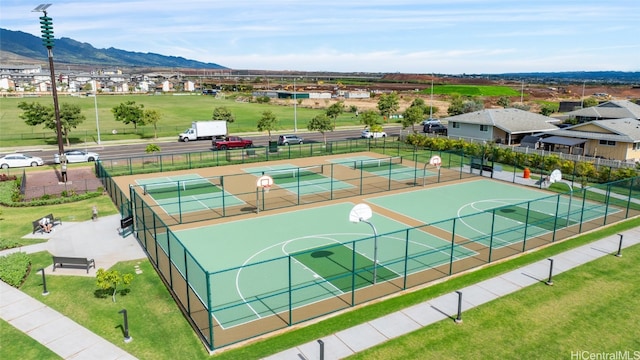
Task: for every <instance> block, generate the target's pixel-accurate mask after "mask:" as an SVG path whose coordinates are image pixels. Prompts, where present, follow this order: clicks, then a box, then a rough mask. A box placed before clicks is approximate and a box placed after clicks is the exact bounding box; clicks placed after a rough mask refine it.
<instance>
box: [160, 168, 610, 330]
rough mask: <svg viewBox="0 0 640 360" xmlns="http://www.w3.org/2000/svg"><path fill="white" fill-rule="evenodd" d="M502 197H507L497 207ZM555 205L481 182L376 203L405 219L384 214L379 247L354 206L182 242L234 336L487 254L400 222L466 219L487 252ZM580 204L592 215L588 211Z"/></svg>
mask: <svg viewBox="0 0 640 360" xmlns="http://www.w3.org/2000/svg"><path fill="white" fill-rule="evenodd" d="M495 194H500V196H499V197H498V198H496V197H494V196H495ZM267 196H268V195H267ZM548 196H549V195H548V193H546V192H543V191H537V190H531V189H524V188H522V187H519V186H515V185H506V184H504V183H496V182H493V181H490V180H476V181H469V182H466V183H459V184H453V185H447V186H442V187H437V188H428V189H422V190H417V191H411V192H407V193H400V194H394V195H385V196H379V197H374V198H371V199H367V200H366V201H367V202H369V203H371V204H373V205H375V206H376V207H379V208H384V209H387V210H390V211H391V212H394V213H397V214H398V217H397V218H396V217H395V216H383V215H381V214H379V213H376V212H375V211H374V217H373V218H372V219H371V220H370V221H371V223H373V224H375V227H376V229H377V233H378V237H377V238H376V239H374V237H373V233H372V229H371V227H370V226H368V225H367V224H365V223H355V224H354V223H351V222H349V221H348V215H349V211H350V210H351V209H352V208H353V206H354V205H355V204H353V203H350V202H345V203H339V204H335V205H327V206H321V207H316V208H311V209H305V210H296V211H292V212H288V213H281V214H266V215H263V216H257V217H253V218H249V219H244V220H237V221H231V222H226V223H222V224H218V225H215V226H203V227H198V228H190V229H186V230H180V231H176V232H175V233H174V234H175V236H176V237H177V238H179V239H180V241H181V242H182V243H183V244H184V245H185V247H186V248H187V249H188V250H189V252H190V253H191V254H192V255H193V256H194V259H195V260H196V261H197V262H198V263H200V265H202V266H203V267H204V268H205V269H206V270H207V271H208V272H209V274H210V275H209V276H210V279H209V282H210V284H212V287H211V288H208V287H207V279H206V278H200V279H199V281H196V279H195V278H191V280H190V281H191V284H192V286H193V287H194V289H195V290H196V292H198V293H200V296H201V298H206V297H207V296H206V294H207V291H209V293H208V295H209V296H208V298H209V299H211V312H212V314H213V317H214V318H215V319H216V321H217V322H218V323H219V324H220V326H221V327H222V328H225V329H228V328H231V327H234V326H237V325H241V324H245V323H248V322H251V321H255V320H258V319H263V318H265V317H269V316H273V315H277V314H279V313H284V312H286V311H289V310H291V309H296V308H302V307H304V306H307V305H310V304H314V303H318V302H321V301H323V300H326V299H330V298H335V297H338V296H342V295H344V294H347V293H349V292H351V291H352V290H356V291H358V290H361V289H364V288H367V287H371V286H372V285H373V284H374V282H376V283H377V282H383V281H389V280H392V279H395V278H400V277H403V276H407V275H409V274H412V273H417V272H420V271H425V270H429V269H433V268H436V267H438V266H442V265H446V264H449V263H453V262H457V261H461V260H464V259H466V258H468V257H472V256H474V255H476V254H477V253H476V252H475V251H474V250H471V249H469V248H467V247H465V246H460V245H455V246H452V242H451V238H450V237H448V236H442V232H438V233H432V232H430V231H429V230H428V229H427V228H426V227H423V228H419V229H417V228H412V226H411V225H409V224H407V223H406V222H405V221H402V220H399V219H402V218H403V216H404V217H408V218H410V219H414V220H416V222H417V223H420V224H429V223H433V224H435V226H436V227H439V228H441V229H442V230H445V231H446V233H449V234H450V233H453V230H454V229H452V228H447V227H446V226H443V225H440V224H438V222H439V221H442V220H445V219H449V218H454V217H460V218H461V220H462V221H460V222H459V223H458V224H457V226H456V228H455V233H456V234H458V235H459V236H464V237H467V238H468V239H476V238H480V241H478V243H479V244H482V245H484V246H489V245H490V244H489V243H488V242H487V241H485V240H486V239H485V237H487V236H488V233H487V232H486V231H487V226H488V225H487V220H489V222H488V224H489V225H491V226H492V228H493V229H494V230H496V231H499V230H504V232H505V234H510V232H509V229H514V228H521V227H522V222H521V219H519V218H518V216H520V215H518V214H521V212H520V211H519V210H513V211H501V210H503V209H516V208H517V207H518V206H519V205H516V204H522V203H523V202H527V201H529V200H533V199H543V198H545V197H548ZM554 199H555V197H554ZM567 200H568V199H567ZM563 201H564V199H563ZM542 203H546V201H545V200H543V201H542ZM549 203H551V201H550V202H549ZM575 203H576V205H575V206H580V207H582V204H578V201H576V202H575ZM554 206H557V205H554ZM563 206H564V209H560V211H558V214H561V213H562V214H564V211H567V210H568V202H567V203H566V204H565V205H563ZM494 209H495V210H494ZM549 210H550V209H546V208H544V206H541V208H540V209H535V210H530V211H529V213H530V214H543V218H544V219H543V220H541V222H540V224H547V223H548V222H549V221H551V220H553V221H554V223H557V221H558V219H559V217H556V216H555V214H556V211H555V207H554V211H553V212H551V213H550V212H549ZM525 211H526V209H525ZM602 211H603V210H602V209H600V208H598V207H597V206H595V204H594V207H593V208H592V209H589V210H588V212H589V214H588V216H593V217H594V218H595V217H598V216H602ZM479 212H480V213H482V214H483V215H481V216H479V217H477V218H475V217H471V218H470V219H473V221H471V220H470V219H466V217H467V216H471V214H477V213H479ZM483 212H484V213H483ZM484 214H489V215H490V218H489V219H488V218H487V217H486V215H484ZM493 214H495V215H493ZM536 216H542V215H536ZM570 216H571V214H570ZM563 217H564V216H563ZM443 224H448V222H444V223H443ZM528 229H529V233H528V236H536V235H538V234H540V233H543V232H548V231H549V230H548V228H547V227H546V226H545V225H540V227H538V226H536V225H534V226H531V225H530V226H529V227H528ZM488 230H489V231H490V230H491V228H489V229H488ZM522 239H523V238H522V234H519V235H518V234H515V235H509V236H502V235H501V237H500V239H495V238H494V240H493V241H498V242H499V243H496V242H494V243H493V245H492V246H494V247H496V246H506V245H507V244H511V243H514V242H521V241H522ZM160 245H161V246H163V247H168V245H167V244H164V245H163V244H160ZM376 246H377V258H376V255H374V254H376ZM165 250H167V249H165ZM374 259H375V260H377V261H374ZM374 273H375V274H376V277H375V279H374V276H373V274H374Z"/></svg>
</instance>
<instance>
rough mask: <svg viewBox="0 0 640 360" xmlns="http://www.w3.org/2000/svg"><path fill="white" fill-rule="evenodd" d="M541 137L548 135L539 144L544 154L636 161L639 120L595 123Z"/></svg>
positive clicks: (639, 154)
mask: <svg viewBox="0 0 640 360" xmlns="http://www.w3.org/2000/svg"><path fill="white" fill-rule="evenodd" d="M545 135H551V136H549V137H546V138H543V139H542V140H541V142H542V143H543V144H544V146H545V149H546V150H550V151H560V152H564V153H570V154H576V155H586V156H593V157H602V158H605V159H613V160H619V161H627V162H637V161H640V120H637V119H634V118H625V119H608V120H595V121H590V122H587V123H582V124H578V125H574V126H571V127H568V128H565V129H558V130H555V131H553V132H549V133H546V134H545Z"/></svg>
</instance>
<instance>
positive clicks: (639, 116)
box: [562, 100, 640, 123]
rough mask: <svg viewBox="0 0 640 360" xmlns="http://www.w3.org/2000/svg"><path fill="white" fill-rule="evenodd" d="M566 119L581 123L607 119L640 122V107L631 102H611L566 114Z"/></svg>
mask: <svg viewBox="0 0 640 360" xmlns="http://www.w3.org/2000/svg"><path fill="white" fill-rule="evenodd" d="M562 118H564V119H576V120H578V122H579V123H583V122H588V121H593V120H606V119H627V118H631V119H636V120H640V105H638V104H636V103H634V102H632V101H629V100H610V101H606V102H603V103H601V104H598V105H596V106H591V107H588V108H584V109H578V110H574V111H570V112H568V113H565V114H564V116H562Z"/></svg>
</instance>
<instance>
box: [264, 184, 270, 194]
mask: <svg viewBox="0 0 640 360" xmlns="http://www.w3.org/2000/svg"><path fill="white" fill-rule="evenodd" d="M269 189H271V185H264V186H263V187H262V190H264V192H265V194H266V193H268V192H269Z"/></svg>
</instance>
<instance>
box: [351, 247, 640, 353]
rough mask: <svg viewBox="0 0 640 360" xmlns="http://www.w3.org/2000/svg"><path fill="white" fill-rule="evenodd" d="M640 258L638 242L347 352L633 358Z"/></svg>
mask: <svg viewBox="0 0 640 360" xmlns="http://www.w3.org/2000/svg"><path fill="white" fill-rule="evenodd" d="M623 258H624V259H623ZM639 261H640V246H634V247H631V248H628V249H625V250H624V255H623V257H622V258H617V257H615V256H605V257H604V258H601V259H599V260H596V261H593V262H590V263H587V264H585V265H582V266H580V267H578V268H576V269H573V270H571V271H568V272H566V273H562V274H558V275H556V276H554V278H553V283H554V286H552V287H551V286H546V285H545V284H543V283H539V284H535V285H533V286H530V287H527V288H525V289H523V290H521V291H518V292H516V293H513V294H511V295H508V296H505V297H503V298H500V299H497V300H495V301H493V302H490V303H488V304H485V305H483V306H480V307H477V308H474V309H471V310H469V311H466V312H464V314H463V323H462V324H460V325H456V324H454V322H453V321H450V320H444V321H441V322H439V323H436V324H434V325H432V326H428V327H426V328H423V329H420V330H417V331H415V332H413V333H411V334H409V335H407V336H403V337H400V338H398V339H394V340H391V341H389V342H387V343H385V344H383V345H380V346H378V347H376V348H373V349H370V350H367V351H363V352H361V353H359V354H357V355H355V356H352V357H349V359H409V358H411V359H436V358H437V359H514V358H518V359H577V358H578V357H577V356H575V355H573V356H572V354H576V353H581V356H584V354H591V355H595V354H603V353H606V354H613V353H616V352H624V351H629V352H630V355H631V357H626V358H624V357H615V359H638V358H640V338H638V334H639V333H640V326H639V325H638V321H637V313H638V310H640V283H639V282H638V281H629V279H632V278H634V277H637V274H636V269H637V264H638V262H639ZM583 351H584V352H585V353H582V352H583ZM580 358H581V359H596V357H580ZM597 359H604V357H597ZM608 359H614V357H609V358H608Z"/></svg>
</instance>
